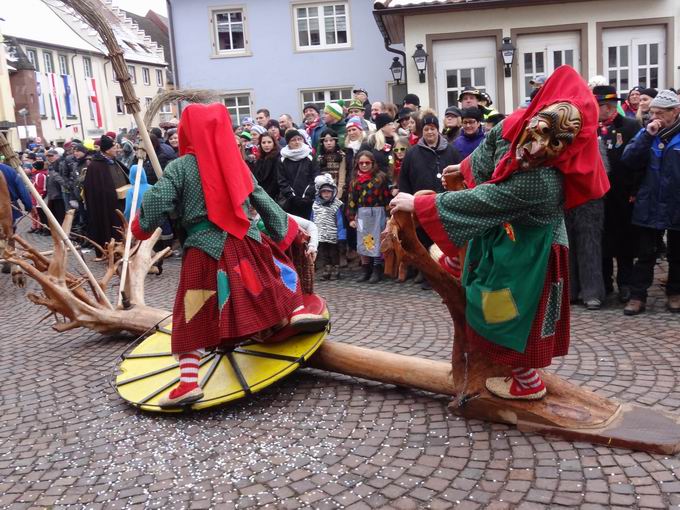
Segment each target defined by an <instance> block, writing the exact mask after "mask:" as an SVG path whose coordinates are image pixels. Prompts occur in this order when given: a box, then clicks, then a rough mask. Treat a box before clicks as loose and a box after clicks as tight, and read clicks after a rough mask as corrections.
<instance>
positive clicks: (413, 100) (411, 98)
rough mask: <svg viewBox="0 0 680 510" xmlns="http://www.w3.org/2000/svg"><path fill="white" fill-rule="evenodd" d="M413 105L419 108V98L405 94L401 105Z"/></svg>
mask: <svg viewBox="0 0 680 510" xmlns="http://www.w3.org/2000/svg"><path fill="white" fill-rule="evenodd" d="M406 103H408V104H414V105H416V106H420V98H419V97H418V96H416V95H415V94H406V95H405V96H404V102H403V103H402V104H406Z"/></svg>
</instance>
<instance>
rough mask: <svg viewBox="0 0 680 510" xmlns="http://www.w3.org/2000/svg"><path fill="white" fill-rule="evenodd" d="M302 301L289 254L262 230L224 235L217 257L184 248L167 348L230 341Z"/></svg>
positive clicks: (286, 313) (187, 348) (282, 315)
mask: <svg viewBox="0 0 680 510" xmlns="http://www.w3.org/2000/svg"><path fill="white" fill-rule="evenodd" d="M302 304H303V302H302V292H301V289H300V281H299V278H298V276H297V273H296V272H295V269H294V266H293V263H292V262H291V261H290V259H289V258H288V257H287V256H286V255H285V254H284V253H283V252H282V251H281V250H280V249H279V248H278V247H277V246H276V244H274V243H273V242H272V241H270V240H269V239H268V238H266V236H262V242H261V243H259V242H257V241H255V240H254V239H251V238H250V237H248V236H246V237H245V238H244V239H237V238H236V237H234V236H229V237H228V238H227V240H226V241H225V243H224V250H223V252H222V256H221V258H220V259H219V260H215V259H214V258H212V257H211V256H209V255H208V254H207V253H205V252H204V251H202V250H200V249H198V248H192V247H190V248H187V250H186V251H185V253H184V259H183V260H182V269H181V272H180V278H179V287H178V289H177V295H176V297H175V306H174V308H173V311H172V320H173V322H172V352H173V353H175V354H179V353H182V352H188V351H192V350H195V349H202V348H209V347H214V346H217V345H220V344H225V343H234V342H237V341H240V340H243V339H245V338H247V337H250V336H252V335H253V334H255V333H258V332H260V331H264V330H266V329H268V328H271V327H273V326H276V325H277V324H279V323H280V322H281V321H282V320H283V319H286V318H288V317H290V316H291V314H292V313H293V310H295V309H296V308H298V307H299V306H301V305H302Z"/></svg>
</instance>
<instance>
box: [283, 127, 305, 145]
mask: <svg viewBox="0 0 680 510" xmlns="http://www.w3.org/2000/svg"><path fill="white" fill-rule="evenodd" d="M296 136H299V137H300V138H303V137H302V135H301V134H300V132H299V131H298V130H297V129H289V130H288V131H286V134H285V135H284V138H285V139H286V143H290V141H291V140H292V139H293V138H294V137H296Z"/></svg>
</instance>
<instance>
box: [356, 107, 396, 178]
mask: <svg viewBox="0 0 680 510" xmlns="http://www.w3.org/2000/svg"><path fill="white" fill-rule="evenodd" d="M375 127H376V131H375V133H373V134H372V135H370V136H369V137H368V138H367V139H366V142H365V143H364V144H363V145H362V146H361V150H362V151H370V152H371V153H372V154H373V157H374V158H375V161H376V164H377V165H378V168H379V169H380V171H382V172H385V174H387V175H391V174H392V165H393V164H394V156H393V154H392V149H393V148H394V137H395V135H396V132H397V126H396V123H395V122H394V120H393V118H392V117H390V116H389V115H388V114H387V113H381V114H379V115H378V116H377V117H376V118H375Z"/></svg>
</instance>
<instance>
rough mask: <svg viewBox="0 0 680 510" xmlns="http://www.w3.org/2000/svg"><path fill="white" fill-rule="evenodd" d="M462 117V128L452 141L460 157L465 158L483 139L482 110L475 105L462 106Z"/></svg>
mask: <svg viewBox="0 0 680 510" xmlns="http://www.w3.org/2000/svg"><path fill="white" fill-rule="evenodd" d="M461 118H462V119H463V122H462V125H463V129H462V130H461V134H460V136H459V137H458V138H456V139H455V140H454V142H453V146H454V147H455V148H456V150H457V151H458V153H459V154H460V156H461V158H463V159H465V158H467V157H468V156H469V155H470V154H472V153H473V152H474V150H475V149H476V148H477V147H478V146H479V144H480V143H482V140H484V130H483V129H482V112H481V111H480V109H479V108H477V107H472V108H463V110H462V111H461Z"/></svg>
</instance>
